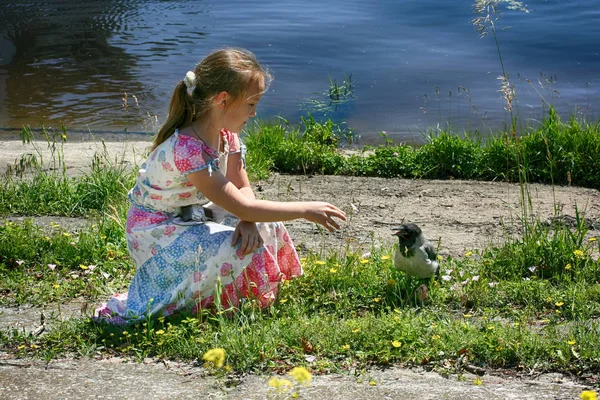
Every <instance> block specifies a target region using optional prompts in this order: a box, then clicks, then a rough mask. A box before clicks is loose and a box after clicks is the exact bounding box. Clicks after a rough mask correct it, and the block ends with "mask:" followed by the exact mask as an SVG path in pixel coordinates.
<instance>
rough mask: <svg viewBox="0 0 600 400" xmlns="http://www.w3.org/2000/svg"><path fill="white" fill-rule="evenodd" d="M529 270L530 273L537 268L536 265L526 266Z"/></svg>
mask: <svg viewBox="0 0 600 400" xmlns="http://www.w3.org/2000/svg"><path fill="white" fill-rule="evenodd" d="M528 269H529V271H531V273H534V272H535V270H536V269H537V267H536V266H535V265H532V266H531V267H529V268H528Z"/></svg>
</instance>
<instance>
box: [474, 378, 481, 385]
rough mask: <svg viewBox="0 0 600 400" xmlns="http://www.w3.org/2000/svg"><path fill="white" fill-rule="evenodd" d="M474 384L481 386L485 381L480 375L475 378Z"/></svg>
mask: <svg viewBox="0 0 600 400" xmlns="http://www.w3.org/2000/svg"><path fill="white" fill-rule="evenodd" d="M473 384H475V385H476V386H481V385H482V384H483V382H482V381H481V378H480V377H477V378H475V380H474V381H473Z"/></svg>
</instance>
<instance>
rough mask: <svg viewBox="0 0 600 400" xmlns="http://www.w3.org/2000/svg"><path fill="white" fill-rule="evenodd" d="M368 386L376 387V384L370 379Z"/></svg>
mask: <svg viewBox="0 0 600 400" xmlns="http://www.w3.org/2000/svg"><path fill="white" fill-rule="evenodd" d="M369 385H371V386H377V382H375V381H374V380H372V379H371V380H370V381H369Z"/></svg>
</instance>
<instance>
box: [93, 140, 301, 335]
mask: <svg viewBox="0 0 600 400" xmlns="http://www.w3.org/2000/svg"><path fill="white" fill-rule="evenodd" d="M221 135H222V136H221V139H222V142H223V143H224V146H223V153H217V152H216V151H214V150H213V149H211V148H210V147H208V146H207V145H206V144H204V142H202V141H201V140H199V139H196V138H193V137H189V136H185V135H180V134H179V133H178V132H177V131H176V132H175V133H174V134H173V135H172V136H171V137H170V138H168V139H167V140H166V141H165V142H163V143H162V144H160V145H159V146H158V147H157V148H156V149H155V150H154V151H152V153H151V154H150V155H149V156H148V158H147V159H146V161H145V162H144V163H143V164H142V165H141V167H140V170H139V173H138V177H137V181H136V184H135V186H134V187H133V189H132V190H131V191H130V192H129V198H130V200H131V208H130V209H129V214H128V216H127V226H126V236H127V244H128V248H129V252H130V254H131V257H132V258H133V261H134V263H135V265H136V267H137V270H136V273H135V276H134V278H133V280H132V282H131V284H130V286H129V291H128V293H125V294H117V295H115V296H113V298H112V299H110V300H109V301H108V303H106V304H102V305H101V307H100V308H98V309H97V310H96V316H97V317H98V318H101V319H106V320H108V321H111V322H114V323H123V322H129V321H137V320H139V319H140V318H144V317H147V316H150V315H170V314H172V313H174V312H175V311H177V310H180V311H185V312H191V313H196V312H197V311H198V309H199V308H201V307H202V308H204V307H209V306H210V305H211V304H212V303H213V302H214V293H215V287H216V286H217V285H218V284H219V285H221V298H220V302H221V304H222V305H223V307H225V308H228V307H231V306H233V307H237V306H239V304H240V301H241V300H242V299H244V298H250V299H256V300H257V301H258V303H259V304H260V305H261V306H267V305H269V304H270V303H271V302H272V301H273V299H274V298H275V295H276V293H277V287H278V285H279V283H280V282H281V281H282V280H284V279H291V278H293V277H296V276H299V275H302V267H301V265H300V260H299V259H298V255H297V254H296V250H295V248H294V245H293V243H292V241H291V239H290V236H289V234H288V232H287V230H286V228H285V227H284V226H283V224H282V223H280V222H278V223H259V224H257V225H258V228H259V231H260V234H261V237H262V239H263V241H264V245H263V246H262V247H261V248H259V249H257V250H256V251H254V253H252V254H250V255H247V256H245V257H244V256H242V255H241V254H240V251H239V248H240V243H239V241H238V244H237V245H236V246H235V247H233V246H232V245H231V241H232V235H233V232H234V229H235V226H236V224H237V222H239V220H238V219H237V218H236V217H235V216H233V215H231V214H229V213H227V212H226V211H225V210H223V209H215V214H216V215H217V216H218V218H216V220H217V222H212V221H209V222H201V221H191V222H189V221H188V222H184V221H182V219H181V218H180V214H181V207H183V206H187V205H191V204H202V203H206V201H207V199H206V198H204V196H203V195H202V194H201V193H200V192H198V190H197V189H196V188H195V186H194V185H193V184H192V183H191V182H190V181H189V180H188V179H187V174H190V173H192V172H195V171H200V170H202V169H208V170H209V173H211V174H212V173H225V171H224V169H226V161H227V157H228V155H229V154H233V153H236V152H242V159H244V152H245V148H244V146H243V145H242V144H241V143H240V141H239V138H238V137H237V134H235V133H231V132H228V131H225V130H223V131H221ZM203 153H204V154H206V155H208V156H209V159H210V161H208V162H207V161H205V157H203ZM219 211H220V212H219ZM218 281H220V283H218Z"/></svg>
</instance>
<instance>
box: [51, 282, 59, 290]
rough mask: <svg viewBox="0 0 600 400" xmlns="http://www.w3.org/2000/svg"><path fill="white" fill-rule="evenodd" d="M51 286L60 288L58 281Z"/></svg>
mask: <svg viewBox="0 0 600 400" xmlns="http://www.w3.org/2000/svg"><path fill="white" fill-rule="evenodd" d="M52 287H53V288H54V289H58V288H60V285H59V284H58V283H56V284H54V285H52Z"/></svg>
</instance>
